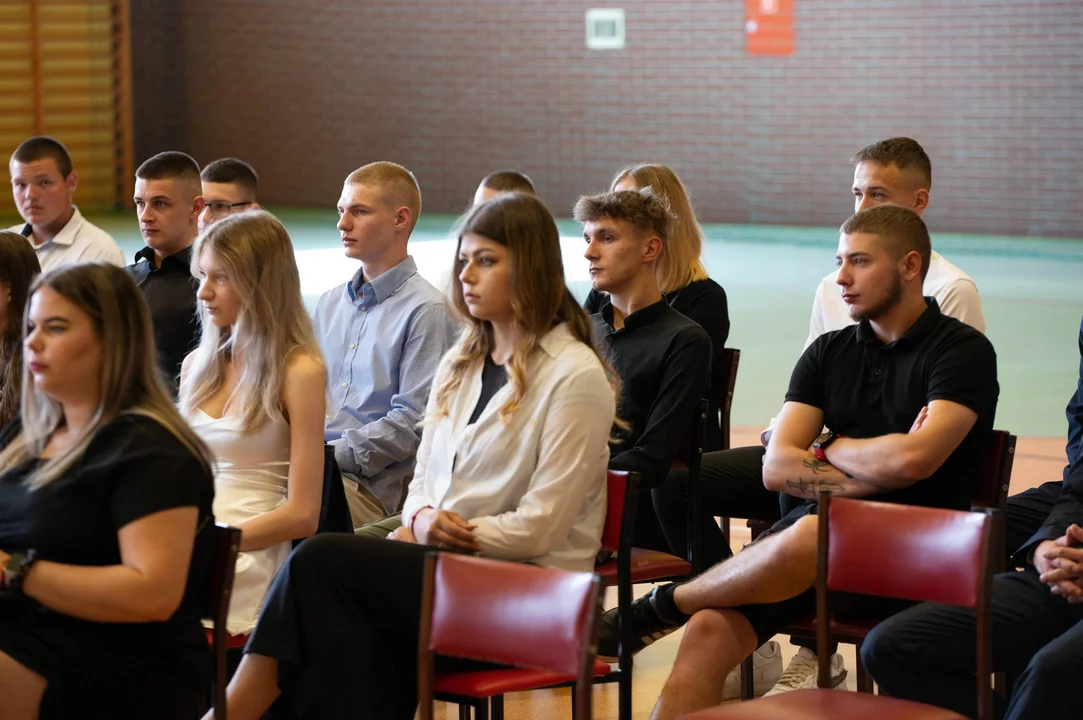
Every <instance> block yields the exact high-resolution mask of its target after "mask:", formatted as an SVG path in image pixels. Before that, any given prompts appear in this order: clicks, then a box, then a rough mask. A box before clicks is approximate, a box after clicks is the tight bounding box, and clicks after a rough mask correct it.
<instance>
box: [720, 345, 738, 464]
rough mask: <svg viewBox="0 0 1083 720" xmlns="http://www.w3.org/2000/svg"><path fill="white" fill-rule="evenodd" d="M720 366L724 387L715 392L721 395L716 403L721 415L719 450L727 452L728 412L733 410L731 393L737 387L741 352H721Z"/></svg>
mask: <svg viewBox="0 0 1083 720" xmlns="http://www.w3.org/2000/svg"><path fill="white" fill-rule="evenodd" d="M722 364H723V365H724V366H725V368H726V386H725V387H721V388H717V389H716V392H718V393H720V395H721V397H720V398H719V401H718V410H719V412H720V413H721V415H722V417H721V422H720V423H719V429H720V430H721V433H722V442H721V448H722V449H723V450H729V449H730V411H731V410H732V409H733V391H734V389H735V388H736V387H737V366H738V365H740V364H741V351H740V350H738V349H736V348H725V349H724V350H723V351H722Z"/></svg>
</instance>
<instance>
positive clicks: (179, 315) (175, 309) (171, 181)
mask: <svg viewBox="0 0 1083 720" xmlns="http://www.w3.org/2000/svg"><path fill="white" fill-rule="evenodd" d="M202 193H203V190H202V187H201V186H200V180H199V165H197V164H196V161H195V160H193V159H192V158H191V157H189V156H188V155H185V154H184V153H182V152H174V151H168V152H163V153H158V154H157V155H155V156H154V157H152V158H150V159H149V160H147V161H146V162H144V163H143V164H142V165H140V166H139V169H138V170H136V171H135V210H136V214H137V215H138V216H139V231H140V232H141V233H142V234H143V239H144V240H145V241H146V243H147V246H146V247H145V248H143V249H142V250H140V251H139V252H138V253H136V255H135V264H133V265H129V266H128V268H127V269H128V272H130V273H131V274H132V277H133V278H134V279H135V282H136V284H137V285H139V289H140V290H142V291H143V297H145V298H146V300H147V305H148V306H149V307H150V314H151V320H152V321H153V323H154V342H155V344H156V345H157V346H158V358H159V365H160V367H161V369H162V372H163V373H164V374H165V377H166V380H167V382H168V385H169V387H170V388H171V389H172V390H173V394H174V395H176V390H177V381H178V379H179V377H180V369H181V363H183V362H184V356H185V355H187V354H188V353H189V352H190V351H191V350H192V349H194V348H195V346H196V345H197V344H198V342H199V322H198V320H197V318H196V290H197V289H198V287H199V283H198V282H197V281H196V279H195V278H194V277H192V271H191V263H192V243H194V242H195V239H196V228H197V223H198V221H199V215H200V213H201V212H202V211H203V195H202Z"/></svg>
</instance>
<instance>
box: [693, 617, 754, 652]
mask: <svg viewBox="0 0 1083 720" xmlns="http://www.w3.org/2000/svg"><path fill="white" fill-rule="evenodd" d="M755 649H756V631H755V630H753V628H752V625H751V624H750V623H749V622H748V620H747V619H746V618H745V617H744V616H743V615H741V614H740V613H738V612H735V611H733V610H700V611H699V612H697V613H694V614H693V615H692V619H691V620H689V621H688V625H687V626H686V627H685V630H684V638H683V639H682V640H681V650H682V651H684V652H696V653H699V652H708V653H710V654H712V655H717V656H721V655H728V654H733V655H735V656H736V657H737V658H738V659H740V658H742V657H744V656H745V655H747V654H748V653H750V652H752V651H753V650H755Z"/></svg>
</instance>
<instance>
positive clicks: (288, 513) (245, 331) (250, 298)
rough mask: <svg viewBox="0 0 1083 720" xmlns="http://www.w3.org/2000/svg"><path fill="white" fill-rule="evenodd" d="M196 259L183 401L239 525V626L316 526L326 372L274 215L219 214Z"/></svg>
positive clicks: (221, 506) (233, 607) (234, 621)
mask: <svg viewBox="0 0 1083 720" xmlns="http://www.w3.org/2000/svg"><path fill="white" fill-rule="evenodd" d="M192 257H193V264H194V265H195V266H196V267H197V268H198V275H199V278H200V281H199V291H198V293H197V297H198V299H199V317H200V319H201V321H202V325H203V331H202V337H201V340H200V343H199V347H198V348H197V349H196V350H195V351H193V352H192V353H191V354H190V355H189V356H188V357H186V358H185V359H184V365H183V367H182V369H181V382H180V409H181V414H182V415H183V416H184V417H185V419H187V420H188V423H189V424H190V425H191V426H192V428H193V429H194V430H195V431H196V434H198V435H199V437H200V438H201V439H202V440H203V442H204V443H206V444H207V446H208V447H209V448H210V449H211V451H212V452H213V453H214V455H215V458H216V460H217V462H216V464H215V468H214V487H215V493H214V515H215V517H216V518H218V520H219V522H223V523H226V524H227V525H231V526H233V527H237V528H240V529H241V552H240V555H239V556H238V557H237V572H236V575H235V576H234V579H233V594H232V595H231V596H230V603H229V619H228V622H227V627H226V629H227V630H228V631H229V632H231V633H233V634H235V635H241V634H247V633H248V632H250V631H251V630H252V628H254V627H255V626H256V618H257V617H258V616H259V609H260V606H261V604H262V602H263V596H264V595H265V594H266V592H267V588H268V587H269V586H270V584H271V579H272V578H273V577H274V576H275V573H276V572H278V568H279V567H281V566H282V564H283V563H284V562H285V561H286V558H287V557H288V556H289V554H290V550H291V549H292V545H291V541H292V540H295V539H297V538H304V537H308V536H310V535H313V534H315V532H316V526H317V523H318V521H319V515H320V503H321V501H322V498H323V457H324V456H323V421H324V396H325V388H326V385H325V383H326V373H325V371H324V366H323V360H322V356H321V355H320V349H319V345H318V344H317V343H316V339H315V335H314V333H313V330H312V321H311V320H310V319H309V316H308V313H307V312H306V311H305V306H304V302H303V300H302V299H301V280H300V277H299V275H298V273H297V262H296V260H295V257H294V252H293V243H291V242H290V236H289V234H288V233H287V232H286V229H285V228H284V227H282V224H281V223H280V222H279V221H278V220H277V219H276V218H275V217H274V216H273V215H271V214H270V213H267V212H264V211H254V212H246V213H243V214H240V215H233V216H230V217H228V218H225V219H224V220H221V221H219V222H217V223H215V224H214V225H212V226H211V227H210V228H209V229H208V230H207V232H206V233H205V234H204V235H202V236H201V237H200V239H199V241H198V242H197V244H196V247H195V251H194V252H193V254H192Z"/></svg>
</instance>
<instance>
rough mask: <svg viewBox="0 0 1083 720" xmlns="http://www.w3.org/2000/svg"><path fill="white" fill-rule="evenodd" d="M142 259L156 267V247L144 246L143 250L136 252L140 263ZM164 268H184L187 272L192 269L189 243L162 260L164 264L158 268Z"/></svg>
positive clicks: (160, 269)
mask: <svg viewBox="0 0 1083 720" xmlns="http://www.w3.org/2000/svg"><path fill="white" fill-rule="evenodd" d="M140 260H146V261H147V262H148V263H150V266H151V269H152V270H153V269H154V248H151V247H144V248H143V249H142V250H140V251H139V252H137V253H136V254H135V261H136V262H137V263H138V262H139V261H140ZM162 270H178V271H179V270H184V271H185V272H191V271H192V247H191V246H190V245H189V246H188V247H186V248H184V249H183V250H181V251H180V252H177V253H173V254H172V255H169V256H167V257H166V258H165V259H164V260H162V266H161V267H160V268H158V271H162Z"/></svg>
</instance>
